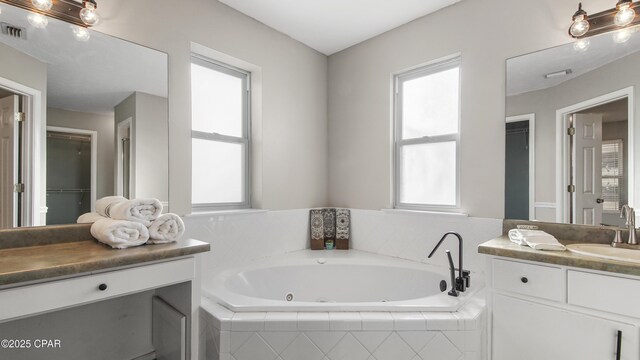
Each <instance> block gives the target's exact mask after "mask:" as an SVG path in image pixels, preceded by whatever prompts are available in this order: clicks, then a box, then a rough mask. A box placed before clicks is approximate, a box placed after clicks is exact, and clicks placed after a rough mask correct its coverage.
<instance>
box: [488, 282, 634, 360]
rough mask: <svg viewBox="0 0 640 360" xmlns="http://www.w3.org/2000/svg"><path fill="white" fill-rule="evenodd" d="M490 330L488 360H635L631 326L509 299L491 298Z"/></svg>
mask: <svg viewBox="0 0 640 360" xmlns="http://www.w3.org/2000/svg"><path fill="white" fill-rule="evenodd" d="M492 326H493V336H492V343H493V344H492V351H493V353H492V354H493V357H492V359H493V360H560V359H562V360H616V359H620V360H638V359H640V351H639V350H640V349H639V347H638V338H639V337H638V328H637V327H635V326H633V325H629V324H625V323H619V322H615V321H611V320H606V319H602V318H598V317H593V316H589V315H584V314H580V313H575V312H571V311H567V310H563V309H559V308H554V307H551V306H546V305H540V304H537V303H534V302H529V301H525V300H519V299H515V298H511V297H508V296H502V295H497V294H496V295H495V296H494V303H493V324H492ZM618 331H621V332H622V333H621V334H622V335H621V337H620V341H621V351H620V357H619V358H618V357H616V355H617V354H616V350H617V341H618Z"/></svg>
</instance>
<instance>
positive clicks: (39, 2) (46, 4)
mask: <svg viewBox="0 0 640 360" xmlns="http://www.w3.org/2000/svg"><path fill="white" fill-rule="evenodd" d="M31 3H32V4H33V6H35V8H36V9H38V10H41V11H49V10H51V7H52V6H53V1H52V0H31Z"/></svg>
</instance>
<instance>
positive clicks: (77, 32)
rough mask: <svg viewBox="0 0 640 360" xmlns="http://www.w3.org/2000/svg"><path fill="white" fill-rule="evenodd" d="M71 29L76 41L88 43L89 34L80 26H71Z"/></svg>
mask: <svg viewBox="0 0 640 360" xmlns="http://www.w3.org/2000/svg"><path fill="white" fill-rule="evenodd" d="M72 29H73V35H74V36H75V37H76V40H78V41H82V42H85V41H89V39H90V38H91V34H90V33H89V30H87V29H85V28H83V27H82V26H72Z"/></svg>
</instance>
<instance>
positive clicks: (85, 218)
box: [77, 212, 106, 224]
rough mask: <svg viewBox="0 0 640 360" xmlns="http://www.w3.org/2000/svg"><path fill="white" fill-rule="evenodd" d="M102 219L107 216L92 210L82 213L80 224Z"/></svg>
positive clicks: (79, 219)
mask: <svg viewBox="0 0 640 360" xmlns="http://www.w3.org/2000/svg"><path fill="white" fill-rule="evenodd" d="M102 219H106V217H104V216H102V215H100V214H98V213H94V212H90V213H86V214H82V215H80V217H78V221H77V222H78V224H92V223H94V222H96V221H98V220H102Z"/></svg>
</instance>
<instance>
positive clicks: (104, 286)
mask: <svg viewBox="0 0 640 360" xmlns="http://www.w3.org/2000/svg"><path fill="white" fill-rule="evenodd" d="M98 289H99V290H100V291H105V290H107V284H100V285H98Z"/></svg>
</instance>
